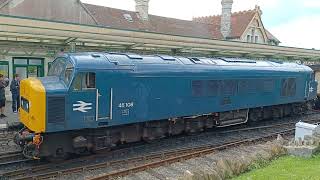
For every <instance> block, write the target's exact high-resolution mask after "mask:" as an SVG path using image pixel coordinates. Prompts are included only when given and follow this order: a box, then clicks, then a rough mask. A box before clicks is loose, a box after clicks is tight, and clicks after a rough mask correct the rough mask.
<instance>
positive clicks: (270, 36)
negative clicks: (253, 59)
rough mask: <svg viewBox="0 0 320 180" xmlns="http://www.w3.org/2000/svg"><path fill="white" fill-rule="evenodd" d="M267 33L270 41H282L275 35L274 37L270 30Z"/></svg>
mask: <svg viewBox="0 0 320 180" xmlns="http://www.w3.org/2000/svg"><path fill="white" fill-rule="evenodd" d="M266 33H267V36H268V39H269V40H273V41H276V42H278V43H280V40H279V39H278V38H276V37H275V36H274V35H272V34H271V33H270V32H269V31H268V30H266Z"/></svg>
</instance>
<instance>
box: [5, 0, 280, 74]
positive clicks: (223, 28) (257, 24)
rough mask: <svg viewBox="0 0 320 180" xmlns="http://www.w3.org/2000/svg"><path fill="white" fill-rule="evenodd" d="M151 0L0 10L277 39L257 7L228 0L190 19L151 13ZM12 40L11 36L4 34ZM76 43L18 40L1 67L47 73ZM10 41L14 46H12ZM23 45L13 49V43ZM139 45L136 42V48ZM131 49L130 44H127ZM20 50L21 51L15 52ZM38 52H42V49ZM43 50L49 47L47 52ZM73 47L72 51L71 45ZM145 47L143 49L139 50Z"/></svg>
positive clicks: (61, 0)
mask: <svg viewBox="0 0 320 180" xmlns="http://www.w3.org/2000/svg"><path fill="white" fill-rule="evenodd" d="M148 3H149V0H147V1H146V0H136V12H132V11H126V10H120V9H114V8H109V7H103V6H96V5H91V4H85V3H82V2H81V1H79V0H54V1H52V0H0V13H1V14H4V15H10V16H21V17H29V18H35V19H45V20H49V21H59V22H65V23H76V24H87V25H96V26H105V27H112V28H119V29H127V30H135V31H147V32H155V33H164V34H173V35H179V36H190V37H196V38H208V39H228V40H235V41H245V42H253V43H266V44H273V45H278V43H279V40H277V39H276V38H275V37H274V36H273V35H272V34H271V33H269V32H268V31H267V30H266V29H265V28H264V26H263V23H262V21H261V10H260V8H259V7H256V8H255V9H253V10H248V11H242V12H236V13H231V9H232V3H233V1H232V0H231V1H230V0H223V1H222V7H223V8H222V9H223V10H222V12H223V13H222V14H223V15H222V16H220V15H218V16H208V17H199V18H194V19H193V20H192V21H186V20H180V19H173V18H166V17H160V16H154V15H149V13H148ZM7 39H10V36H8V37H7ZM72 43H81V42H77V39H74V38H72V37H71V38H70V39H65V40H64V45H61V47H60V48H59V47H57V49H55V50H54V51H52V52H48V51H50V50H48V49H43V48H41V42H39V44H38V46H39V48H38V49H36V50H31V51H30V50H28V49H27V48H24V47H21V45H19V42H16V44H15V43H13V44H8V46H7V47H2V48H1V49H2V51H1V55H0V60H1V61H0V72H1V73H3V74H5V75H6V76H8V77H12V74H14V73H19V74H20V75H21V76H22V77H23V78H25V77H33V76H45V75H46V73H47V71H48V68H49V67H50V63H51V61H52V60H53V58H54V56H55V55H56V54H57V53H59V52H60V53H62V51H70V48H69V47H66V45H69V44H72ZM12 46H14V47H12ZM16 46H17V47H21V48H17V47H16ZM138 46H141V47H143V44H140V45H139V44H138V45H134V47H138ZM125 48H127V49H131V48H133V47H130V46H128V47H125ZM19 51H22V52H19ZM41 51H42V52H41ZM45 51H47V52H45ZM71 51H76V50H75V49H74V50H72V48H71ZM141 51H143V48H142V50H141Z"/></svg>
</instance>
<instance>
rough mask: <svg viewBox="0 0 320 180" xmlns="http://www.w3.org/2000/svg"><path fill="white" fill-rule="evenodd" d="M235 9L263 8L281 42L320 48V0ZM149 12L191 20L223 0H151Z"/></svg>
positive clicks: (253, 0)
mask: <svg viewBox="0 0 320 180" xmlns="http://www.w3.org/2000/svg"><path fill="white" fill-rule="evenodd" d="M81 1H82V2H84V3H90V4H97V5H103V6H108V7H114V8H119V9H126V10H132V11H134V9H135V1H134V0H81ZM233 1H234V5H233V12H235V11H242V10H248V9H254V7H255V5H256V4H257V5H259V6H260V7H261V9H262V11H263V14H262V19H263V23H264V26H265V27H266V28H267V29H268V30H269V31H271V33H273V34H274V35H275V36H276V37H277V38H278V39H279V40H280V41H281V42H282V44H281V45H285V46H294V47H301V48H316V49H320V33H319V31H320V0H233ZM149 13H150V14H154V15H159V16H166V17H173V18H178V19H186V20H191V19H192V17H198V16H208V15H217V14H220V13H221V0H150V3H149Z"/></svg>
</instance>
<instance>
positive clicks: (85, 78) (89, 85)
mask: <svg viewBox="0 0 320 180" xmlns="http://www.w3.org/2000/svg"><path fill="white" fill-rule="evenodd" d="M72 88H73V91H85V90H90V89H95V88H96V73H92V72H88V73H78V74H77V75H76V76H75V79H74V81H73V84H72Z"/></svg>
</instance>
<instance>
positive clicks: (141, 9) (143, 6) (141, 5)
mask: <svg viewBox="0 0 320 180" xmlns="http://www.w3.org/2000/svg"><path fill="white" fill-rule="evenodd" d="M135 1H136V12H137V13H138V16H139V18H140V19H141V20H143V21H148V20H149V14H148V10H149V1H150V0H135Z"/></svg>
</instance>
